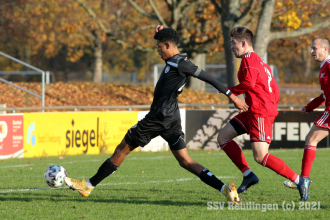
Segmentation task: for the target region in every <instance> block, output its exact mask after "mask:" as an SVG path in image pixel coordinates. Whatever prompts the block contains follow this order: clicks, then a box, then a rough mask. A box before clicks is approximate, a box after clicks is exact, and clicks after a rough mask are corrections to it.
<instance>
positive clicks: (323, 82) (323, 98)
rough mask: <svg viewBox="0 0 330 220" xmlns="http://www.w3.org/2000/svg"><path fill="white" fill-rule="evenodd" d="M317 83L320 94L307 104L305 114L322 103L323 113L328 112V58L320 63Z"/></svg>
mask: <svg viewBox="0 0 330 220" xmlns="http://www.w3.org/2000/svg"><path fill="white" fill-rule="evenodd" d="M319 82H320V86H321V92H322V93H321V95H320V96H318V97H316V98H315V99H313V100H312V101H311V102H310V103H308V105H307V106H306V111H307V112H311V111H313V110H314V109H316V108H317V107H319V106H320V105H322V104H323V103H325V111H330V56H328V57H327V58H326V59H325V60H323V61H322V62H321V70H320V74H319Z"/></svg>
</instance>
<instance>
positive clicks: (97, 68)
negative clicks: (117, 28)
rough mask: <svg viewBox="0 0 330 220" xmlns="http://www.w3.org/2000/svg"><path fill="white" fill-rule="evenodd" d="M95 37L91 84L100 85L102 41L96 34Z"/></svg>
mask: <svg viewBox="0 0 330 220" xmlns="http://www.w3.org/2000/svg"><path fill="white" fill-rule="evenodd" d="M94 36H95V47H94V77H93V82H95V83H100V82H102V66H103V61H102V55H103V51H102V39H101V36H100V35H99V34H98V33H96V34H94Z"/></svg>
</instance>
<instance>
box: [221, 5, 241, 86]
mask: <svg viewBox="0 0 330 220" xmlns="http://www.w3.org/2000/svg"><path fill="white" fill-rule="evenodd" d="M221 5H222V8H223V13H221V28H222V33H223V38H224V45H223V47H224V49H225V57H226V67H227V68H226V69H227V73H226V76H227V85H228V86H229V87H230V86H235V85H236V84H237V71H236V57H235V56H234V54H233V52H232V50H231V37H230V31H231V30H232V29H233V28H234V27H235V20H236V18H237V15H238V12H239V1H238V0H232V1H221Z"/></svg>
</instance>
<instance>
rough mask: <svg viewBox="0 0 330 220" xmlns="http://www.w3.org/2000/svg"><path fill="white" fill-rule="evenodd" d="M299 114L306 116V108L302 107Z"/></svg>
mask: <svg viewBox="0 0 330 220" xmlns="http://www.w3.org/2000/svg"><path fill="white" fill-rule="evenodd" d="M301 114H303V115H307V114H308V112H307V110H306V107H303V108H302V109H301Z"/></svg>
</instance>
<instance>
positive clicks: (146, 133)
mask: <svg viewBox="0 0 330 220" xmlns="http://www.w3.org/2000/svg"><path fill="white" fill-rule="evenodd" d="M157 136H161V137H162V138H164V140H165V141H167V143H168V145H169V147H170V149H171V150H178V149H173V145H175V144H176V143H177V142H178V141H179V138H182V139H184V133H183V132H182V127H181V120H180V118H179V119H176V120H172V121H166V120H164V121H162V120H160V119H159V118H158V117H152V118H144V119H142V120H141V121H139V122H138V123H137V124H136V125H134V126H133V127H131V128H130V129H129V130H128V131H127V133H126V135H125V138H124V139H125V142H126V143H127V144H129V145H130V146H132V147H134V148H136V147H138V146H140V147H144V146H145V145H147V144H148V143H149V142H150V141H151V139H153V138H155V137H157ZM171 146H172V147H171ZM181 149H182V148H181Z"/></svg>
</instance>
